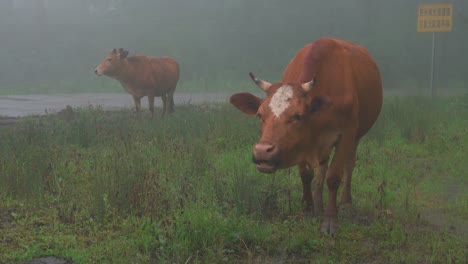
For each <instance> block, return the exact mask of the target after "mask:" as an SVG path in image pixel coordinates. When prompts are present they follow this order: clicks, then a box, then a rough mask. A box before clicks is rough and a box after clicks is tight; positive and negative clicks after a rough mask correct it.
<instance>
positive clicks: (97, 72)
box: [94, 68, 102, 76]
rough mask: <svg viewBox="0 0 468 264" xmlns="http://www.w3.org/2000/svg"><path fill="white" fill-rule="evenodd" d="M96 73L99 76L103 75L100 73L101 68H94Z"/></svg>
mask: <svg viewBox="0 0 468 264" xmlns="http://www.w3.org/2000/svg"><path fill="white" fill-rule="evenodd" d="M94 74H96V75H97V76H101V75H102V73H100V72H99V70H98V69H97V68H96V69H95V70H94Z"/></svg>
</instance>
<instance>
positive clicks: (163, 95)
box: [161, 93, 167, 116]
mask: <svg viewBox="0 0 468 264" xmlns="http://www.w3.org/2000/svg"><path fill="white" fill-rule="evenodd" d="M161 100H162V102H163V112H162V116H164V115H165V114H166V109H167V94H165V93H163V94H162V95H161Z"/></svg>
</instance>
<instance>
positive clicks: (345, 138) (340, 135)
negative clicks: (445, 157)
mask: <svg viewBox="0 0 468 264" xmlns="http://www.w3.org/2000/svg"><path fill="white" fill-rule="evenodd" d="M250 76H251V78H252V79H253V81H254V82H255V84H256V85H257V86H258V87H260V88H261V89H262V90H264V91H265V92H266V98H265V99H261V98H259V97H257V96H254V95H252V94H250V93H238V94H234V95H232V96H231V98H230V102H231V103H232V104H233V105H234V106H235V107H236V108H238V109H239V110H241V111H242V112H244V113H246V114H248V115H255V114H256V115H257V116H258V117H259V118H260V120H261V121H260V122H261V127H262V135H261V138H260V141H259V142H258V143H257V144H255V146H254V148H253V161H254V163H255V164H256V166H257V169H258V170H259V171H260V172H263V173H273V172H275V171H276V170H278V169H284V168H288V167H291V166H294V165H298V166H299V174H300V176H301V179H302V185H303V194H302V200H303V202H305V204H306V208H307V209H308V210H313V211H314V212H315V214H320V213H321V211H322V210H323V205H322V190H323V182H324V178H325V175H326V182H327V186H328V190H329V195H328V204H327V208H326V210H325V214H324V220H323V223H322V228H321V229H322V232H325V233H331V234H333V233H335V231H336V227H337V212H338V208H337V202H336V199H337V191H338V187H339V185H340V182H341V181H342V180H344V188H343V192H342V204H343V205H351V203H352V199H351V174H352V171H353V168H354V164H355V161H356V148H357V145H358V143H359V140H360V138H361V137H362V136H363V135H364V134H366V132H367V131H368V130H369V129H370V128H371V127H372V125H373V124H374V122H375V121H376V120H377V117H378V115H379V113H380V110H381V107H382V80H381V77H380V72H379V69H378V67H377V64H376V63H375V61H374V60H373V59H372V57H371V55H370V54H369V53H368V52H367V51H366V50H365V49H364V48H363V47H360V46H358V45H355V44H353V43H350V42H346V41H343V40H337V39H332V38H323V39H319V40H317V41H315V42H313V43H310V44H308V45H306V46H305V47H303V48H302V49H301V50H300V51H299V53H297V54H296V56H294V58H293V59H292V60H291V61H290V62H289V64H288V66H287V67H286V70H285V71H284V74H283V79H282V80H281V82H280V83H273V84H271V83H268V82H266V81H263V80H261V79H258V78H256V77H255V76H254V75H253V74H252V73H250ZM333 148H334V150H335V152H334V155H333V159H332V161H331V163H330V165H328V163H329V162H328V160H329V158H330V155H331V153H332V149H333ZM314 175H315V177H316V179H315V180H314V188H313V191H312V190H311V183H312V179H313V177H314Z"/></svg>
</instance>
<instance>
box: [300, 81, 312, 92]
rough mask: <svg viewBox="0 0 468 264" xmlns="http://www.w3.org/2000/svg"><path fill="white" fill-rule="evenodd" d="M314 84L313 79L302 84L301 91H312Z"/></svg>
mask: <svg viewBox="0 0 468 264" xmlns="http://www.w3.org/2000/svg"><path fill="white" fill-rule="evenodd" d="M314 84H315V78H314V79H312V81H310V82H306V83H303V84H302V85H301V86H302V89H304V91H305V92H306V93H307V92H309V91H310V90H312V87H313V86H314Z"/></svg>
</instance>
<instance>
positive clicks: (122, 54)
mask: <svg viewBox="0 0 468 264" xmlns="http://www.w3.org/2000/svg"><path fill="white" fill-rule="evenodd" d="M119 53H120V59H121V60H123V59H125V58H127V56H128V50H122V51H120V52H119Z"/></svg>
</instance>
